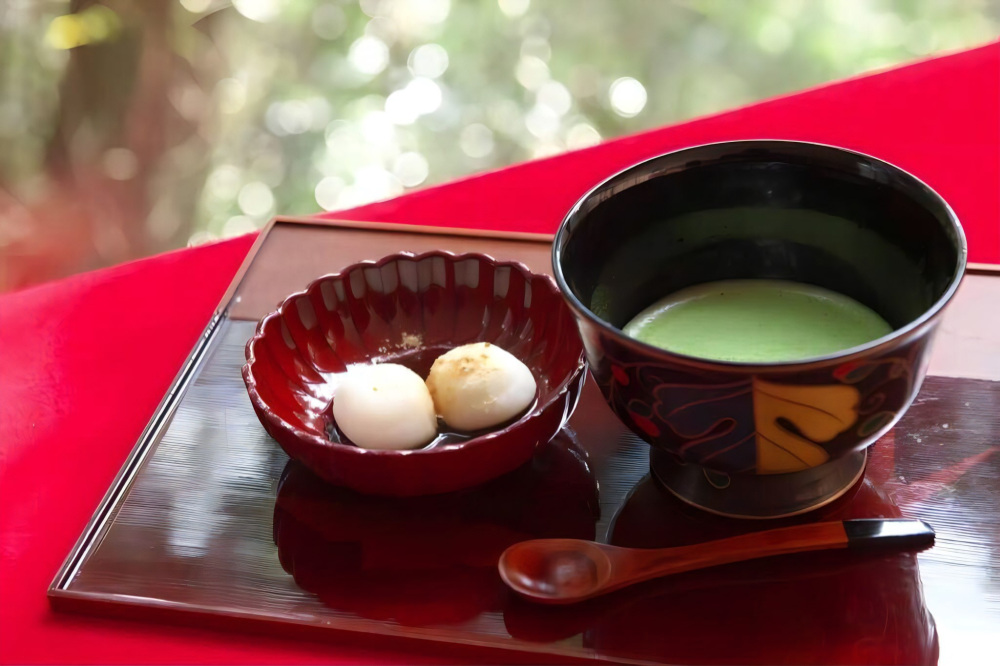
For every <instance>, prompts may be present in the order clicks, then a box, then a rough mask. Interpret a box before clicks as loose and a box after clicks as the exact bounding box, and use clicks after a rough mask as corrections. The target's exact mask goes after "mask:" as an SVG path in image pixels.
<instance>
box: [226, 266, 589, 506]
mask: <svg viewBox="0 0 1000 666" xmlns="http://www.w3.org/2000/svg"><path fill="white" fill-rule="evenodd" d="M475 342H489V343H491V344H494V345H497V346H499V347H501V348H502V349H505V350H506V351H508V352H510V353H511V354H513V355H514V356H515V357H517V358H518V359H519V360H520V361H521V362H522V363H524V364H525V365H526V366H527V367H528V369H529V370H530V371H531V373H532V375H533V377H534V379H535V382H536V385H537V391H536V394H535V398H534V401H533V402H532V403H531V404H530V405H529V407H528V408H527V409H526V411H524V412H523V413H521V414H520V415H519V416H517V417H515V418H514V419H513V420H512V421H511V422H508V423H504V424H501V425H499V426H497V427H495V428H490V429H487V430H485V431H479V432H471V433H460V432H450V433H444V434H442V435H441V436H440V437H439V438H438V439H436V440H434V442H433V443H432V445H428V446H426V447H422V448H416V449H411V450H384V449H374V448H360V447H358V446H355V445H354V444H353V443H351V442H350V441H349V440H345V438H344V436H343V434H342V433H341V432H340V430H339V428H338V426H337V423H336V421H335V418H334V412H333V409H332V407H333V402H334V401H335V400H336V390H335V386H336V377H337V376H338V375H340V373H344V372H346V371H347V370H348V369H349V368H350V367H351V366H353V365H356V364H368V363H372V362H392V363H398V364H401V365H404V366H407V367H408V368H409V369H410V370H413V371H414V372H416V373H417V374H418V375H420V376H421V377H423V378H426V377H427V373H428V371H429V369H430V367H431V365H432V363H433V362H434V360H435V359H436V358H437V357H438V356H439V355H440V354H442V353H444V352H445V351H447V350H448V349H451V348H453V347H457V346H460V345H464V344H467V343H475ZM246 357H247V363H246V365H245V366H244V367H243V379H244V381H245V382H246V386H247V391H248V393H249V395H250V401H251V403H252V404H253V407H254V410H255V411H256V413H257V416H258V418H259V419H260V421H261V423H262V424H263V425H264V429H265V430H267V432H268V433H269V434H270V435H271V436H272V437H274V439H276V440H277V441H278V443H279V444H280V445H281V447H282V448H283V449H284V450H285V452H286V453H288V455H289V456H291V457H292V458H294V459H296V460H298V461H299V462H301V463H303V464H304V465H305V466H306V467H308V468H309V469H310V470H311V471H312V472H313V473H315V474H316V475H318V476H319V477H321V478H323V479H325V480H326V481H329V482H332V483H335V484H338V485H342V486H346V487H348V488H351V489H353V490H357V491H360V492H363V493H369V494H373V495H383V496H396V497H407V496H417V495H432V494H437V493H445V492H451V491H455V490H460V489H464V488H469V487H472V486H476V485H478V484H481V483H483V482H485V481H488V480H490V479H494V478H496V477H499V476H501V475H502V474H505V473H507V472H510V471H512V470H514V469H516V468H517V467H519V466H520V465H522V464H524V463H525V462H527V461H528V460H530V459H531V458H532V456H533V454H534V453H535V450H536V449H537V448H538V447H539V446H541V445H543V444H545V443H546V442H548V441H549V440H551V439H552V438H553V437H554V436H555V435H556V433H558V432H559V430H560V429H561V428H562V427H563V425H564V424H565V423H566V421H567V420H568V419H569V417H570V415H571V414H572V413H573V410H574V408H575V407H576V404H577V400H578V398H579V395H580V389H581V386H582V384H583V380H584V379H585V378H586V371H585V368H586V360H585V359H584V352H583V347H582V344H581V342H580V338H579V336H578V335H577V330H576V327H575V325H574V323H573V316H572V314H571V313H570V311H569V309H568V308H567V307H566V305H565V303H564V301H563V298H562V296H561V295H560V293H559V291H558V289H557V288H556V285H555V283H554V282H553V281H552V278H550V277H548V276H547V275H539V274H534V273H532V272H531V271H529V270H528V269H527V268H526V267H524V266H523V265H521V264H519V263H516V262H505V261H497V260H495V259H493V258H491V257H489V256H486V255H484V254H460V255H456V254H451V253H448V252H429V253H426V254H420V255H414V254H411V253H406V252H403V253H399V254H394V255H390V256H388V257H384V258H382V259H380V260H378V261H366V262H361V263H358V264H355V265H353V266H349V267H347V268H345V269H344V270H342V271H341V272H339V273H337V274H334V275H327V276H325V277H322V278H319V279H317V280H315V281H314V282H312V284H310V285H309V286H308V287H307V288H306V289H305V290H304V291H302V292H299V293H296V294H292V295H291V296H289V297H288V298H287V299H285V301H284V302H283V303H282V304H281V305H280V306H279V307H278V309H277V311H275V312H273V313H271V314H269V315H268V316H266V317H264V319H263V320H261V322H260V324H259V325H258V326H257V332H256V334H255V335H254V336H253V337H252V338H251V339H250V341H249V342H248V343H247V348H246Z"/></svg>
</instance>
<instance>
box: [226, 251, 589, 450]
mask: <svg viewBox="0 0 1000 666" xmlns="http://www.w3.org/2000/svg"><path fill="white" fill-rule="evenodd" d="M434 257H441V258H443V259H445V260H447V261H449V262H452V263H455V262H458V261H467V260H470V259H471V260H477V261H479V262H481V263H484V264H488V265H489V266H490V267H491V268H492V270H494V271H495V270H497V269H498V268H504V267H509V268H511V269H512V270H516V271H518V272H519V273H521V274H522V275H523V276H524V278H525V280H526V281H527V282H528V283H530V284H531V285H532V288H533V289H534V287H535V286H536V285H538V284H541V285H544V289H545V290H546V291H547V292H548V293H549V295H550V296H553V297H554V298H555V300H556V301H557V302H558V303H559V304H560V306H561V307H563V308H565V309H566V313H567V314H568V316H569V317H570V321H571V323H572V322H573V321H574V319H573V313H572V311H571V310H570V309H569V306H567V305H566V302H565V299H564V298H563V296H562V292H560V291H559V287H558V286H557V285H556V282H555V280H554V279H553V278H552V277H551V276H549V275H546V274H544V273H535V272H533V271H531V270H530V269H529V268H528V267H527V266H525V265H524V264H522V263H521V262H518V261H500V260H497V259H495V258H493V257H491V256H490V255H488V254H484V253H481V252H464V253H460V254H458V253H454V252H448V251H446V250H432V251H429V252H421V253H415V252H407V251H404V252H396V253H393V254H390V255H386V256H384V257H382V258H381V259H366V260H364V261H359V262H357V263H354V264H350V265H349V266H346V267H345V268H343V269H341V270H339V271H337V272H335V273H327V274H326V275H322V276H320V277H318V278H316V279H315V280H313V281H312V282H310V283H309V284H308V285H307V286H306V288H305V289H302V290H300V291H296V292H294V293H292V294H289V295H288V296H287V297H285V299H284V300H283V301H282V302H281V304H280V305H278V308H277V309H276V310H274V311H273V312H271V313H269V314H267V315H265V316H264V317H263V318H262V319H261V320H260V321H259V322H258V323H257V328H256V330H255V331H254V334H253V336H252V337H251V338H250V339H249V340H248V341H247V344H246V348H245V356H246V360H247V362H246V363H245V364H244V365H243V368H242V374H243V382H244V383H245V384H246V387H247V393H248V394H249V396H250V401H251V403H253V405H254V407H255V409H256V410H257V413H258V414H262V415H263V416H264V418H266V419H267V422H268V424H269V425H270V426H271V427H272V428H278V429H280V430H283V431H285V432H286V433H288V434H290V435H292V436H293V437H295V438H296V439H298V440H299V441H300V442H307V443H309V444H312V445H314V446H321V447H326V448H331V449H333V450H335V451H338V452H342V453H343V454H344V455H348V456H363V457H369V458H370V457H376V458H379V457H386V458H397V457H406V456H431V455H435V454H437V455H446V454H448V453H450V452H454V451H458V450H464V449H468V448H471V447H473V446H476V445H479V444H483V443H485V442H488V441H491V440H494V439H497V438H499V437H503V436H506V435H508V434H510V433H512V432H514V431H515V430H518V429H520V428H521V427H523V426H525V425H526V424H527V423H528V422H530V421H531V420H532V419H534V418H535V417H537V416H539V415H540V414H542V413H544V412H545V411H546V410H548V409H549V408H550V407H552V406H553V405H554V404H555V403H556V401H557V400H559V399H560V398H561V397H562V396H563V395H564V394H565V393H566V392H567V391H569V390H570V389H571V388H572V386H573V385H574V383H575V382H576V381H577V380H578V379H579V377H580V374H581V373H583V372H584V371H586V369H587V358H586V354H585V351H584V347H583V341H582V340H581V339H580V338H579V336H578V335H575V336H574V337H572V338H571V339H572V340H573V341H575V342H576V343H577V344H578V346H579V350H578V355H577V362H576V364H575V365H574V366H573V369H572V371H571V372H569V373H568V374H567V375H566V376H565V377H563V378H561V379H560V380H559V382H558V383H556V384H555V386H554V388H553V389H552V390H550V391H549V392H548V393H547V394H546V397H545V399H544V400H543V399H542V398H543V396H542V394H541V391H540V390H539V391H538V396H537V398H536V400H535V403H534V405H532V407H531V409H530V410H529V411H527V412H525V413H524V414H522V415H521V416H520V417H519V418H518V419H517V420H516V421H514V422H513V423H510V424H508V425H507V426H505V427H503V428H501V429H499V430H494V431H491V432H488V433H484V434H482V435H478V436H476V437H473V438H471V439H468V440H466V441H464V442H454V443H450V444H441V445H438V446H434V447H432V448H429V449H428V448H419V449H408V450H392V449H364V448H361V447H360V446H352V445H348V444H341V443H339V442H334V441H332V440H330V439H327V438H323V437H320V436H318V435H314V434H313V433H310V432H306V431H305V430H302V429H301V428H298V427H296V426H294V425H292V424H290V423H288V422H287V421H285V420H284V419H283V418H281V417H280V416H278V415H277V414H276V413H275V411H274V410H273V409H272V408H271V407H270V406H269V405H268V404H267V402H265V401H264V400H263V399H262V398H261V397H260V393H259V392H258V391H257V379H256V377H255V376H254V374H253V366H254V364H255V362H256V360H257V359H256V357H255V355H254V349H255V347H256V345H257V344H258V343H259V341H260V340H262V339H263V337H264V329H265V327H266V326H267V324H268V322H269V321H271V320H273V319H275V318H278V317H282V316H283V315H284V314H285V312H286V310H287V309H288V308H290V307H294V304H295V300H296V299H298V298H301V297H303V296H308V295H310V294H311V293H313V292H314V290H316V289H318V288H319V285H320V284H322V283H323V282H325V281H327V280H335V279H344V278H346V277H347V276H348V275H350V274H351V273H353V272H355V271H358V270H364V269H366V268H382V267H383V266H387V265H389V264H391V263H393V262H396V261H399V260H401V259H408V260H411V261H414V262H418V261H422V260H424V259H430V258H434ZM568 332H570V333H572V334H576V333H577V329H576V327H575V325H573V326H570V327H569V328H568ZM553 435H555V433H553Z"/></svg>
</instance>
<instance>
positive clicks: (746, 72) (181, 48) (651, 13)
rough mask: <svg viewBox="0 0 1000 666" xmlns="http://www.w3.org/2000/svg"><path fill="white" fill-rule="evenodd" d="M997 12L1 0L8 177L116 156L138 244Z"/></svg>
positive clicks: (579, 141)
mask: <svg viewBox="0 0 1000 666" xmlns="http://www.w3.org/2000/svg"><path fill="white" fill-rule="evenodd" d="M998 33H1000V2H997V1H995V0H676V1H672V2H668V1H662V2H653V1H648V0H622V1H615V2H609V1H607V0H548V1H544V2H543V1H541V0H533V1H532V0H360V2H359V1H357V0H326V1H322V2H315V1H311V0H231V1H230V0H177V1H172V0H144V1H143V2H138V0H137V1H136V2H130V1H128V0H101V1H97V0H91V1H85V0H83V1H81V0H73V1H68V0H67V1H63V0H58V1H57V0H48V1H45V2H36V1H34V0H6V4H5V5H4V6H3V8H0V62H2V68H0V77H2V78H0V142H2V144H3V145H4V146H5V149H4V150H2V151H0V184H2V185H3V188H4V189H6V190H7V191H8V192H9V193H12V196H13V198H14V199H15V200H16V201H18V202H20V203H21V204H24V203H25V202H30V201H31V200H32V197H37V196H40V195H39V192H41V191H44V187H42V185H41V184H40V183H43V182H44V181H45V179H46V178H49V179H51V178H53V173H56V172H59V171H60V170H61V171H63V172H66V171H68V172H70V173H73V172H74V170H80V169H97V170H103V173H104V175H106V176H107V177H108V178H109V179H110V180H112V181H115V182H116V183H127V184H130V185H131V187H132V188H134V189H137V190H140V191H141V192H142V203H141V205H137V206H136V207H134V208H133V209H130V210H131V215H132V216H133V217H138V218H139V219H135V220H133V223H134V224H135V225H136V226H137V228H139V229H140V230H141V233H139V235H140V236H143V238H145V239H146V241H145V242H144V243H143V242H138V241H135V242H132V244H131V246H130V247H132V248H133V250H132V252H133V253H134V254H135V253H138V254H141V253H145V252H150V251H156V250H160V249H164V248H167V247H170V246H176V245H179V244H182V243H184V242H185V241H188V240H189V239H194V241H196V242H197V241H199V240H204V239H207V238H212V237H219V236H228V235H234V234H238V233H243V232H246V231H248V230H251V229H253V228H255V227H259V226H260V225H262V224H263V223H264V222H265V221H266V220H267V219H268V218H269V217H270V216H271V215H273V214H274V213H276V212H281V213H284V214H308V213H312V212H315V211H317V210H320V209H327V210H334V209H338V208H345V207H349V206H353V205H357V204H361V203H366V202H369V201H372V200H376V199H380V198H385V197H391V196H394V195H397V194H399V193H401V192H403V191H405V190H407V189H410V188H413V187H421V186H426V185H428V184H431V183H437V182H441V181H444V180H448V179H451V178H455V177H458V176H461V175H463V174H468V173H472V172H477V171H482V170H487V169H493V168H497V167H501V166H503V165H507V164H510V163H513V162H517V161H521V160H525V159H530V158H533V157H539V156H544V155H550V154H554V153H558V152H561V151H565V150H568V149H573V148H578V147H583V146H587V145H591V144H593V143H595V142H597V141H600V140H601V139H603V138H608V137H614V136H619V135H622V134H625V133H630V132H635V131H638V130H642V129H645V128H649V127H653V126H658V125H664V124H667V123H671V122H676V121H678V120H682V119H685V118H690V117H692V116H697V115H701V114H706V113H711V112H716V111H720V110H724V109H727V108H731V107H734V106H738V105H742V104H746V103H749V102H752V101H755V100H758V99H761V98H765V97H769V96H774V95H779V94H782V93H787V92H791V91H795V90H798V89H801V88H805V87H809V86H814V85H817V84H820V83H823V82H826V81H829V80H832V79H837V78H842V77H846V76H850V75H854V74H858V73H861V72H865V71H868V70H872V69H877V68H883V67H886V66H890V65H893V64H896V63H900V62H903V61H906V60H910V59H913V58H916V57H920V56H924V55H927V54H931V53H937V52H941V51H948V50H955V49H960V48H965V47H969V46H973V45H977V44H981V43H984V42H987V41H989V40H992V39H995V38H996V37H997V35H998ZM74 82H76V83H74ZM80 82H84V83H80ZM144 96H145V97H144ZM143 100H145V101H143ZM161 107H169V109H168V110H169V112H170V114H169V116H168V117H163V118H160V117H159V116H158V115H157V114H156V113H153V111H155V110H157V109H159V108H161ZM147 118H149V119H150V120H149V122H148V124H147V122H146V119H147ZM144 132H145V133H146V135H144ZM156 133H159V134H162V135H163V137H162V140H159V141H153V140H151V138H150V135H153V134H156ZM114 196H118V195H117V194H116V195H114ZM22 231H23V230H22ZM2 233H3V229H2V227H0V236H2ZM7 235H8V236H9V235H10V233H9V229H8V234H7ZM125 237H126V238H132V236H130V235H129V234H125ZM8 240H9V239H8ZM105 245H107V244H105ZM98 250H100V244H98ZM120 258H121V257H120V256H112V257H110V258H109V260H110V259H120Z"/></svg>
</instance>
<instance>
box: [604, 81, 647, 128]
mask: <svg viewBox="0 0 1000 666" xmlns="http://www.w3.org/2000/svg"><path fill="white" fill-rule="evenodd" d="M608 95H609V97H610V99H611V108H612V109H614V111H615V113H617V114H618V115H620V116H622V117H624V118H631V117H632V116H637V115H639V113H640V112H641V111H642V110H643V109H644V108H645V107H646V88H645V86H643V85H642V84H641V83H639V82H638V81H637V80H635V79H633V78H632V77H630V76H625V77H622V78H620V79H615V81H614V83H612V84H611V88H610V90H609V92H608Z"/></svg>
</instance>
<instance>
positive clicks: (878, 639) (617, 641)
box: [505, 477, 938, 664]
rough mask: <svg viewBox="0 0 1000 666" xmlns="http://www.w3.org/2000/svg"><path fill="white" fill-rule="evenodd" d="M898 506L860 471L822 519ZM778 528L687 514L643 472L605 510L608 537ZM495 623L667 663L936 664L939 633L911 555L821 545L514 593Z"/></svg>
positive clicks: (628, 540)
mask: <svg viewBox="0 0 1000 666" xmlns="http://www.w3.org/2000/svg"><path fill="white" fill-rule="evenodd" d="M898 516H899V510H898V508H897V507H896V506H895V505H894V504H893V503H892V502H891V501H890V500H889V499H888V497H887V496H886V495H885V494H884V493H882V492H881V491H879V490H878V489H877V488H876V487H875V486H874V485H873V484H872V483H871V482H870V481H863V482H861V483H859V484H858V485H857V486H856V487H855V488H854V489H853V490H852V493H851V495H850V497H847V498H845V499H844V501H842V502H838V503H837V504H836V505H835V506H833V507H831V508H830V509H828V510H827V511H826V512H825V514H824V515H823V516H822V517H821V519H826V520H840V519H846V518H855V517H898ZM817 518H818V516H816V515H812V516H810V517H809V518H800V519H797V520H798V521H804V520H816V519H817ZM792 522H796V521H795V520H787V521H780V525H785V524H790V523H792ZM777 526H779V521H768V523H767V524H766V525H762V524H760V523H759V522H756V521H736V520H730V519H725V518H716V517H713V516H710V515H708V514H704V513H701V512H697V511H695V510H692V509H690V508H689V507H687V506H686V505H684V504H682V503H681V502H679V501H678V500H676V499H675V498H674V497H673V496H672V495H670V494H669V493H668V492H667V491H665V490H663V489H662V488H660V487H659V486H658V485H657V484H656V483H655V482H654V481H652V480H651V479H650V478H649V477H646V478H644V479H643V480H642V481H641V482H640V483H639V484H638V485H637V486H636V487H635V488H634V489H633V491H632V493H631V495H630V496H629V498H628V500H627V501H626V503H625V505H624V506H623V507H622V509H621V510H620V511H619V512H618V514H617V516H616V517H615V523H614V527H613V531H612V535H611V541H612V543H615V544H616V545H621V546H631V547H668V546H680V545H685V544H689V543H695V542H699V541H705V540H709V539H717V538H723V537H726V536H732V535H735V534H739V533H744V532H750V531H754V530H759V529H764V528H770V527H777ZM511 611H515V612H511ZM505 622H506V625H507V629H508V631H509V632H510V633H511V635H513V636H514V637H517V638H522V639H527V640H534V641H544V642H549V641H554V640H559V639H561V638H565V637H568V636H572V635H574V634H577V633H582V634H583V642H584V645H585V646H586V647H589V648H591V649H593V650H594V651H596V652H597V653H598V654H606V655H629V654H631V655H634V656H635V657H637V658H639V657H640V656H641V655H649V654H657V655H663V658H664V660H665V661H668V662H680V663H833V664H870V663H874V664H936V663H937V659H938V637H937V631H936V628H935V625H934V621H933V618H932V617H931V615H930V613H929V612H928V611H927V609H926V607H925V605H924V600H923V595H922V592H921V587H920V578H919V573H918V570H917V557H916V554H915V553H864V552H847V551H826V552H816V553H809V554H807V555H795V556H786V557H778V558H770V559H765V560H758V561H751V562H743V563H739V564H733V565H729V566H724V567H717V568H714V569H707V570H702V571H696V572H691V573H687V574H681V575H677V576H672V577H668V578H665V579H662V580H659V581H654V582H650V583H647V584H643V585H639V586H636V587H634V588H631V589H628V590H624V591H622V592H618V593H615V594H612V595H609V596H607V597H605V598H603V599H595V600H593V601H590V602H587V603H585V604H581V605H578V606H576V607H567V608H553V607H544V606H534V605H531V604H528V603H526V602H518V603H517V604H516V605H515V606H514V607H512V608H511V609H508V612H507V613H506V614H505ZM709 655H710V657H709Z"/></svg>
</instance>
